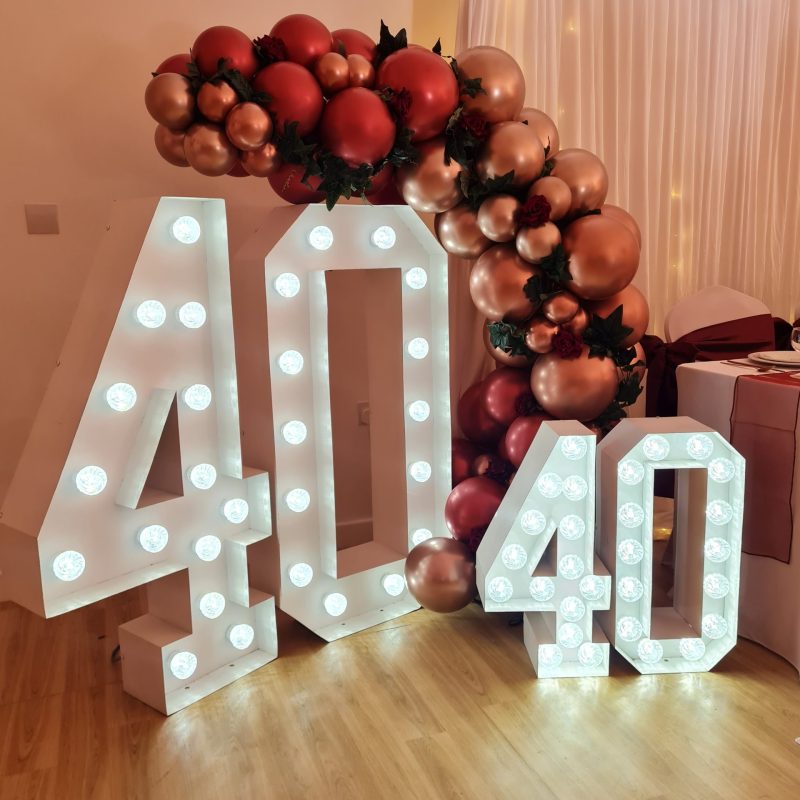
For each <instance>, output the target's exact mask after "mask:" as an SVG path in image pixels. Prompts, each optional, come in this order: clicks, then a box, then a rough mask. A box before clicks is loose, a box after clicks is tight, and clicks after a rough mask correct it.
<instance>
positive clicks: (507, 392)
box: [483, 367, 533, 428]
mask: <svg viewBox="0 0 800 800" xmlns="http://www.w3.org/2000/svg"><path fill="white" fill-rule="evenodd" d="M525 399H530V400H533V392H531V371H530V369H515V368H514V367H498V368H497V369H496V370H494V372H490V373H489V374H488V375H487V376H486V377H485V378H484V379H483V407H484V409H485V411H486V413H487V414H488V415H489V416H490V417H491V418H492V419H493V420H495V421H496V422H499V423H500V424H501V425H503V426H504V427H506V428H507V427H508V426H509V425H510V424H511V423H512V422H513V421H514V420H515V419H516V418H517V417H518V416H519V415H520V414H521V413H522V410H521V409H520V404H521V402H522V401H524V400H525Z"/></svg>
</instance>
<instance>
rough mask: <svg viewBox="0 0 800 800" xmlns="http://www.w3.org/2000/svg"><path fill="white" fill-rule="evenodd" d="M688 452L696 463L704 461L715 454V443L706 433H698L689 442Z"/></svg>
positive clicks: (687, 445) (687, 443)
mask: <svg viewBox="0 0 800 800" xmlns="http://www.w3.org/2000/svg"><path fill="white" fill-rule="evenodd" d="M686 452H687V453H688V454H689V456H690V457H691V458H693V459H695V460H696V461H704V460H705V459H707V458H708V457H709V456H710V455H711V453H713V452H714V442H712V441H711V439H710V437H708V436H706V435H705V434H704V433H696V434H694V436H690V437H689V439H688V440H687V442H686Z"/></svg>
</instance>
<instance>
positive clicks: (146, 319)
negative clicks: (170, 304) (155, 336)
mask: <svg viewBox="0 0 800 800" xmlns="http://www.w3.org/2000/svg"><path fill="white" fill-rule="evenodd" d="M166 318H167V309H166V308H164V306H163V305H162V304H161V303H159V302H158V300H145V301H144V302H143V303H139V305H138V307H137V308H136V319H137V320H139V324H140V325H143V326H144V327H145V328H160V327H161V326H162V325H163V324H164V320H166Z"/></svg>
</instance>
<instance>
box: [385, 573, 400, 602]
mask: <svg viewBox="0 0 800 800" xmlns="http://www.w3.org/2000/svg"><path fill="white" fill-rule="evenodd" d="M381 586H383V591H384V592H386V594H388V595H389V596H390V597H399V596H400V595H401V594H403V592H404V591H405V590H406V579H405V578H404V577H403V576H402V575H399V574H398V573H396V572H392V573H390V574H389V575H384V576H383V578H382V579H381Z"/></svg>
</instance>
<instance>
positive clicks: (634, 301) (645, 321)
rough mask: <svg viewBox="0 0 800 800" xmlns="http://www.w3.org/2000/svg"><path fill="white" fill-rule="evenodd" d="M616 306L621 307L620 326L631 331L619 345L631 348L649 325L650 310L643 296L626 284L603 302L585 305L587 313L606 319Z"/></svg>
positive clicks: (597, 301)
mask: <svg viewBox="0 0 800 800" xmlns="http://www.w3.org/2000/svg"><path fill="white" fill-rule="evenodd" d="M617 306H622V324H623V325H625V326H627V327H628V328H633V331H632V332H631V333H630V334H629V335H628V336H626V337H625V338H624V339H623V340H622V342H621V344H622V346H623V347H633V345H634V344H636V342H638V341H639V339H641V338H642V336H644V334H645V331H646V330H647V326H648V325H649V324H650V308H649V307H648V305H647V300H646V299H645V296H644V295H643V294H642V293H641V292H640V291H639V290H638V289H637V288H636V287H635V286H634V285H633V284H632V283H630V284H628V285H627V286H626V287H625V288H624V289H623V290H622V291H621V292H617V294H613V295H611V297H606V298H605V299H604V300H595V301H590V302H588V303H587V304H586V308H587V310H588V311H591V312H592V313H593V314H599V315H600V316H601V317H607V316H608V315H609V314H610V313H611V312H612V311H613V310H614V309H615V308H617Z"/></svg>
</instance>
